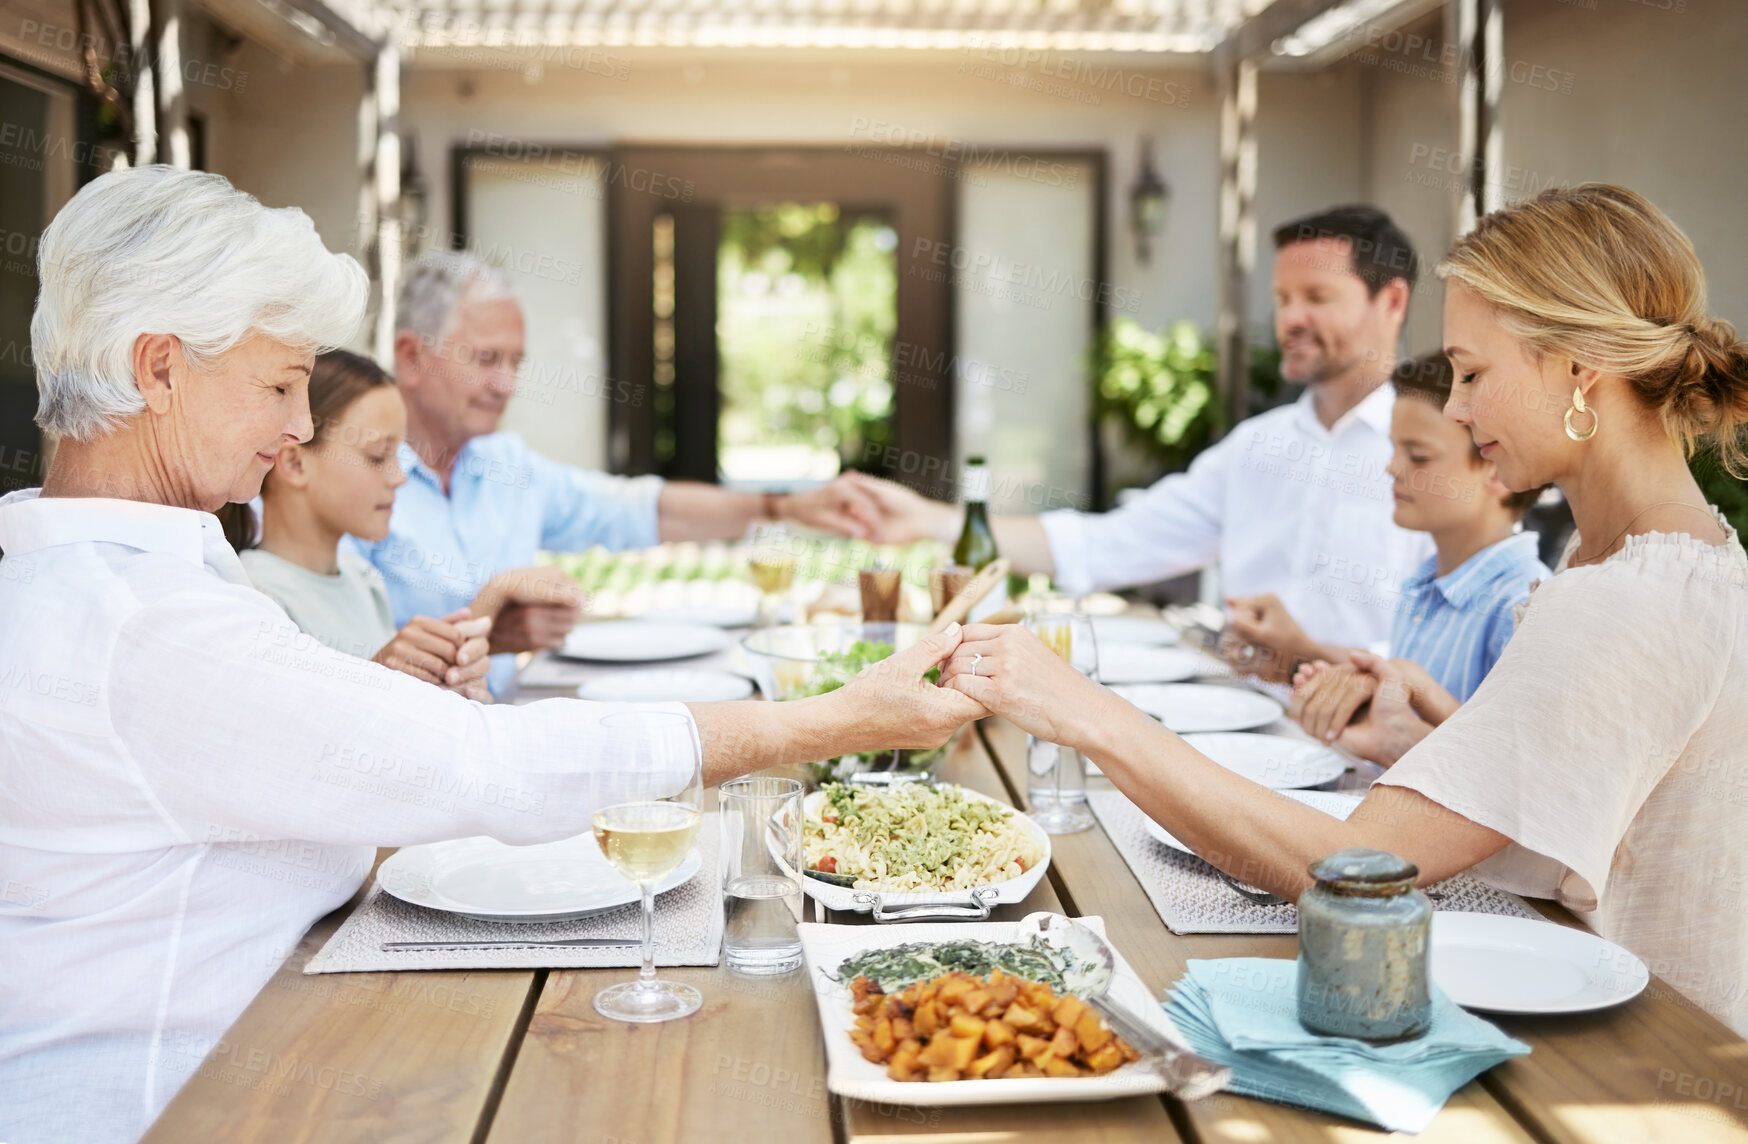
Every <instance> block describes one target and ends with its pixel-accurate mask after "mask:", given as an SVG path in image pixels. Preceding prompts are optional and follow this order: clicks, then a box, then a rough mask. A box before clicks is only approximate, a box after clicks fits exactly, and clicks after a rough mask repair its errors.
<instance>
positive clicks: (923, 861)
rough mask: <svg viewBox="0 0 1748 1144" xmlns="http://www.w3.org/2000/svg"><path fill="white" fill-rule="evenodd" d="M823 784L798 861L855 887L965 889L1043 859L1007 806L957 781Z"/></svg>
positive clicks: (1000, 878)
mask: <svg viewBox="0 0 1748 1144" xmlns="http://www.w3.org/2000/svg"><path fill="white" fill-rule="evenodd" d="M823 790H824V793H825V798H824V799H823V800H821V803H820V806H819V809H818V811H817V812H816V813H812V814H809V815H808V818H807V825H806V828H805V832H804V836H803V842H802V856H803V859H804V861H805V864H806V865H807V867H808V869H810V870H818V871H821V872H823V873H827V874H838V875H841V876H844V877H849V878H854V879H855V880H856V888H857V889H859V890H881V891H888V892H930V891H939V890H969V889H973V888H975V887H977V886H987V885H990V884H991V883H995V882H1005V881H1008V880H1009V879H1011V878H1017V877H1019V876H1020V875H1021V874H1024V873H1025V872H1026V871H1027V870H1030V869H1033V868H1034V867H1036V866H1037V865H1038V863H1039V862H1041V861H1042V860H1043V858H1044V851H1043V847H1042V846H1040V845H1039V844H1038V842H1037V839H1036V838H1035V836H1034V835H1033V834H1032V833H1031V832H1030V831H1029V830H1027V829H1026V827H1025V826H1024V825H1022V823H1021V822H1020V820H1019V816H1018V815H1016V814H1015V813H1014V812H1013V810H1012V809H1010V808H1008V807H1005V806H1002V805H1001V804H999V803H995V802H989V801H987V800H985V799H982V798H977V797H975V796H970V795H967V793H966V791H965V789H964V788H963V787H958V786H953V785H951V784H942V785H940V786H929V785H927V784H923V783H914V784H905V785H901V786H894V787H888V788H884V789H877V788H869V787H860V786H849V785H846V784H843V783H831V784H828V785H826V786H825V787H824V788H823Z"/></svg>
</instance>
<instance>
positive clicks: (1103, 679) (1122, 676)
mask: <svg viewBox="0 0 1748 1144" xmlns="http://www.w3.org/2000/svg"><path fill="white" fill-rule="evenodd" d="M1202 671H1203V660H1202V657H1201V656H1200V655H1198V654H1197V653H1195V652H1193V651H1190V650H1189V649H1188V648H1181V647H1159V646H1157V645H1149V644H1139V643H1121V642H1112V643H1106V642H1104V641H1103V640H1100V641H1099V682H1100V683H1171V682H1174V681H1176V680H1179V679H1189V678H1190V677H1192V676H1195V675H1200V674H1202Z"/></svg>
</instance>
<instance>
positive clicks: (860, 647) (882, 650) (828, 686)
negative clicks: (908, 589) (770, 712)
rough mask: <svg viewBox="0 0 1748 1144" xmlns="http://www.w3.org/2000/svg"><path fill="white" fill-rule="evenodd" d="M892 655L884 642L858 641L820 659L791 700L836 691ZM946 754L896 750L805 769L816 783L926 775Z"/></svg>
mask: <svg viewBox="0 0 1748 1144" xmlns="http://www.w3.org/2000/svg"><path fill="white" fill-rule="evenodd" d="M893 651H894V648H893V646H892V645H891V644H889V643H887V642H886V641H885V640H857V641H856V642H855V643H853V644H851V645H850V646H849V647H848V648H846V649H845V650H843V651H840V652H833V653H832V654H830V655H825V656H821V657H820V660H819V662H818V663H817V664H816V665H815V666H814V668H813V671H812V674H811V675H810V676H809V677H808V680H807V682H806V684H804V685H803V686H802V687H801V689H800V690H798V691H797V692H796V693H795V694H794V695H793V696H792V697H791V698H795V699H805V698H809V697H811V696H814V695H824V694H826V693H827V692H831V691H836V690H837V689H838V688H840V687H842V686H843V685H844V684H846V683H848V682H850V680H852V679H854V678H856V676H857V675H859V674H861V672H862V669H863V668H865V667H867V666H868V665H869V664H873V663H879V662H880V661H881V660H883V659H885V658H886V657H888V656H890V655H891V654H892V653H893ZM923 678H925V679H927V680H928V681H929V682H930V683H938V682H940V678H941V669H940V668H939V667H931V668H929V670H928V671H927V672H925V673H924V675H923ZM946 752H947V748H946V746H940V747H931V748H928V749H926V750H909V749H897V748H895V749H893V750H888V751H864V752H862V753H860V754H855V755H844V756H842V757H840V758H836V759H827V760H826V761H824V762H820V763H811V764H809V765H808V771H809V773H810V774H811V776H812V778H813V781H814V782H816V783H825V782H833V781H837V780H841V779H847V778H849V777H850V776H851V775H855V774H863V773H866V772H869V771H891V772H896V773H900V774H903V773H911V774H915V773H923V774H926V773H928V772H930V771H931V770H933V769H934V765H935V763H936V762H938V761H939V760H940V759H941V757H942V756H943V755H945V754H946Z"/></svg>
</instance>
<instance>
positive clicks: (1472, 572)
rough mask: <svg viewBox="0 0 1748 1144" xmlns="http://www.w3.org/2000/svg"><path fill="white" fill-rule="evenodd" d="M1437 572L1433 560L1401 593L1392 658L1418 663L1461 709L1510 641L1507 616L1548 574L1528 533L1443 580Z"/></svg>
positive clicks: (1484, 552)
mask: <svg viewBox="0 0 1748 1144" xmlns="http://www.w3.org/2000/svg"><path fill="white" fill-rule="evenodd" d="M1437 572H1438V557H1436V556H1434V557H1433V558H1431V559H1430V560H1428V561H1427V562H1426V563H1425V564H1423V565H1421V566H1420V570H1419V571H1418V572H1416V573H1415V574H1414V575H1413V577H1411V578H1410V579H1409V580H1408V581H1407V582H1405V583H1404V584H1403V585H1402V610H1401V611H1399V612H1397V613H1396V622H1395V625H1394V627H1392V629H1391V631H1390V655H1391V657H1392V658H1396V659H1411V660H1413V661H1414V662H1415V663H1418V664H1419V665H1420V666H1421V667H1424V668H1425V669H1426V670H1427V673H1428V674H1429V675H1431V676H1432V677H1433V678H1434V679H1436V680H1438V681H1439V683H1441V684H1443V685H1444V688H1445V690H1447V691H1449V692H1450V693H1451V694H1452V695H1454V696H1456V697H1457V699H1458V700H1459V701H1463V702H1466V701H1467V700H1468V698H1469V696H1471V695H1473V694H1474V693H1475V689H1476V688H1477V687H1479V686H1481V680H1483V679H1484V678H1486V676H1487V673H1488V672H1489V671H1491V670H1492V668H1493V664H1494V663H1495V662H1496V661H1497V660H1498V659H1499V656H1500V653H1501V652H1503V651H1504V650H1505V643H1506V641H1507V640H1509V639H1510V638H1511V631H1512V628H1513V626H1514V625H1515V622H1516V621H1515V620H1514V618H1513V616H1512V609H1513V608H1514V607H1515V606H1517V605H1518V604H1521V603H1523V602H1524V601H1525V600H1527V599H1529V592H1530V585H1531V584H1533V583H1535V582H1536V581H1537V580H1546V579H1547V578H1548V577H1550V576H1552V575H1553V573H1551V572H1549V571H1548V566H1547V565H1545V564H1543V563H1542V562H1541V560H1540V559H1539V558H1538V557H1537V555H1536V534H1535V533H1533V532H1519V533H1515V534H1513V535H1511V536H1508V537H1506V538H1505V539H1504V540H1501V541H1500V542H1499V543H1498V544H1494V545H1491V546H1489V547H1487V548H1483V549H1482V550H1481V551H1479V552H1477V553H1475V555H1473V556H1471V557H1469V558H1468V559H1467V560H1465V561H1463V562H1462V563H1461V564H1460V565H1458V566H1457V568H1456V570H1455V571H1453V572H1450V573H1448V574H1447V575H1444V576H1439V575H1438V574H1437Z"/></svg>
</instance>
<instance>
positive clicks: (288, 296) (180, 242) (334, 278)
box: [30, 166, 369, 441]
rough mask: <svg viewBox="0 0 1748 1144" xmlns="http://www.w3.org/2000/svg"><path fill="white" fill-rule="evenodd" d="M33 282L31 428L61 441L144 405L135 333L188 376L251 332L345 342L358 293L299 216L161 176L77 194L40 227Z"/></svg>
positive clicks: (353, 271)
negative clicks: (170, 354)
mask: <svg viewBox="0 0 1748 1144" xmlns="http://www.w3.org/2000/svg"><path fill="white" fill-rule="evenodd" d="M37 276H38V279H39V280H40V282H41V293H40V294H38V296H37V302H36V313H35V314H34V315H33V316H32V317H31V320H30V338H31V352H32V356H33V357H34V359H35V362H36V384H37V391H38V393H39V395H40V402H39V405H38V408H37V414H36V423H37V424H38V425H40V426H41V427H42V428H43V429H45V430H47V431H48V432H50V433H55V434H59V435H61V436H64V437H69V438H71V439H73V440H75V441H86V440H90V439H91V438H93V437H101V436H103V435H104V434H107V433H110V432H112V431H113V430H114V429H115V428H116V427H117V426H118V425H119V424H120V423H121V422H122V421H123V420H124V419H126V418H128V417H131V416H132V415H134V414H136V413H139V412H140V411H141V410H143V409H144V408H145V407H146V403H145V400H144V398H142V397H141V396H140V391H139V387H138V385H137V384H136V383H135V380H134V367H133V351H134V345H135V343H136V342H137V341H138V340H139V339H140V337H141V336H142V335H146V334H171V335H173V336H175V337H176V338H177V340H178V341H180V342H181V344H182V352H183V354H184V355H185V356H186V357H187V358H188V361H189V363H190V364H191V365H193V366H194V367H195V368H197V369H200V368H208V367H210V365H211V364H212V359H214V358H215V357H217V356H218V355H220V354H222V353H224V352H225V351H227V350H229V349H232V348H233V347H235V346H236V345H237V344H238V343H240V342H242V341H244V340H245V339H247V338H248V337H249V336H250V335H252V334H257V333H259V334H263V335H266V336H267V337H270V338H273V339H274V340H276V341H281V342H284V343H286V344H287V345H290V346H293V347H295V348H297V349H299V350H304V351H307V352H309V353H317V352H319V351H321V350H325V349H331V348H334V347H336V346H340V345H344V344H345V343H346V342H347V341H348V340H350V339H351V337H352V335H353V334H354V333H356V332H357V330H358V325H359V322H360V320H361V319H362V318H363V316H364V306H365V301H366V298H367V296H368V293H369V283H368V280H367V279H366V278H365V275H364V270H363V268H361V267H360V266H359V265H358V263H357V262H355V261H354V260H353V259H352V258H350V257H349V256H347V255H344V254H331V253H329V251H328V249H327V248H326V247H325V246H323V245H322V240H321V239H320V238H319V237H318V236H317V235H316V228H315V226H314V224H312V223H311V222H310V220H309V216H308V215H306V214H304V213H303V212H302V211H300V210H298V209H297V208H295V207H284V208H280V209H270V208H268V207H264V206H262V205H261V204H260V203H259V202H257V201H256V200H255V198H254V197H253V196H252V195H247V194H244V193H243V192H242V191H239V190H237V189H236V188H234V187H232V186H231V184H230V183H229V182H227V181H226V180H225V179H224V178H223V177H221V176H219V175H211V174H204V173H201V172H197V171H181V170H177V169H176V168H174V167H163V166H147V167H133V168H129V169H126V170H120V171H112V172H110V173H109V174H106V175H101V176H99V177H98V178H96V179H93V180H92V181H91V182H90V183H88V184H86V185H85V187H84V189H82V190H81V191H80V192H79V193H78V194H76V195H74V196H73V198H72V201H70V202H69V203H67V205H66V206H64V207H62V208H61V212H60V213H59V214H57V215H56V216H55V219H54V221H53V222H51V223H50V224H49V225H48V229H46V230H45V231H43V235H42V239H41V241H40V243H39V244H38V247H37Z"/></svg>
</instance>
